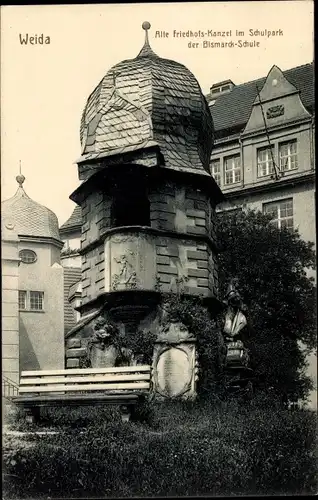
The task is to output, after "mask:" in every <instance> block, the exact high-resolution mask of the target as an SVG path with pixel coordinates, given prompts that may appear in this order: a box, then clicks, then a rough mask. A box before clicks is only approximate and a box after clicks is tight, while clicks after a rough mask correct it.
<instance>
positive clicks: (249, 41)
mask: <svg viewBox="0 0 318 500" xmlns="http://www.w3.org/2000/svg"><path fill="white" fill-rule="evenodd" d="M283 35H284V32H283V30H282V29H275V30H273V29H267V28H265V29H254V28H251V29H249V30H248V31H243V30H238V29H236V30H224V31H222V30H221V31H217V30H213V29H208V30H205V31H203V30H187V31H179V30H173V31H171V32H170V31H165V30H161V31H160V30H157V31H155V38H169V39H171V38H175V39H176V38H177V39H185V40H186V41H187V44H188V47H189V48H203V49H205V48H225V47H229V48H231V47H238V48H244V47H245V48H247V47H260V43H261V40H262V39H263V40H264V39H267V40H268V39H270V38H277V37H281V36H283Z"/></svg>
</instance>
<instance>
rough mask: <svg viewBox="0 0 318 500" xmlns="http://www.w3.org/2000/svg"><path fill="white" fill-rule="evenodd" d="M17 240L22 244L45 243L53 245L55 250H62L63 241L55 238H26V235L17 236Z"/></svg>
mask: <svg viewBox="0 0 318 500" xmlns="http://www.w3.org/2000/svg"><path fill="white" fill-rule="evenodd" d="M19 239H20V241H21V243H22V242H28V243H46V244H50V245H54V246H56V247H57V248H62V247H63V245H64V241H61V240H57V239H55V238H49V237H46V236H28V235H27V234H19Z"/></svg>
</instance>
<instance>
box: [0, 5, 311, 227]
mask: <svg viewBox="0 0 318 500" xmlns="http://www.w3.org/2000/svg"><path fill="white" fill-rule="evenodd" d="M313 5H314V4H313V2H312V1H309V0H302V1H279V0H278V1H272V2H266V1H262V2H244V1H242V2H207V3H204V2H202V3H199V2H198V3H184V4H180V3H166V4H165V3H161V4H154V3H151V4H148V3H142V4H141V3H140V4H126V5H125V4H111V5H106V4H94V5H92V4H90V5H88V4H87V5H37V6H4V7H2V8H1V38H2V41H1V198H2V200H4V199H7V198H9V197H11V196H13V194H14V193H15V191H16V189H17V183H16V181H15V177H16V175H17V174H18V173H19V162H20V161H21V165H22V173H23V175H24V176H25V177H26V180H25V183H24V188H25V190H26V192H27V194H28V195H29V196H30V197H31V198H33V199H34V200H35V201H37V202H39V203H41V204H43V205H45V206H47V207H49V208H50V209H51V210H53V211H54V212H55V213H56V215H57V216H58V219H59V222H60V224H62V223H63V222H64V221H65V220H66V219H67V218H68V217H69V216H70V214H71V212H72V210H73V208H74V204H73V202H71V201H70V200H69V195H70V194H71V192H72V191H74V190H75V189H76V187H77V186H78V185H79V181H78V176H77V166H76V163H75V161H76V159H77V158H79V156H80V154H81V150H80V138H79V127H80V119H81V115H82V111H83V109H84V106H85V104H86V100H87V98H88V96H89V94H90V93H91V92H92V91H93V90H94V88H95V87H96V86H97V84H98V83H99V81H100V80H101V79H102V77H103V76H104V75H105V73H106V72H107V71H108V70H109V69H110V68H111V67H112V66H113V65H115V64H117V63H118V62H119V61H121V60H123V59H130V58H134V57H135V56H136V55H137V54H138V52H139V51H140V49H141V47H142V45H143V43H144V31H143V30H142V28H141V25H142V22H143V21H149V22H150V23H151V29H150V31H149V39H150V44H151V47H152V49H153V50H154V51H155V52H156V53H157V54H158V55H159V56H161V57H164V58H168V59H173V60H175V61H178V62H180V63H182V64H184V65H185V66H187V67H188V68H189V70H190V71H192V73H194V75H195V76H196V78H197V80H198V81H199V83H200V85H201V88H202V91H203V92H204V93H205V94H207V93H208V91H209V88H210V87H211V85H212V84H213V83H217V82H219V81H222V80H227V79H231V80H232V81H233V82H234V83H235V84H239V83H244V82H246V81H249V80H254V79H256V78H260V77H263V76H265V75H267V74H268V72H269V70H270V68H271V67H272V66H273V65H274V64H276V65H277V66H278V67H280V68H281V69H282V70H283V71H284V70H286V69H290V68H293V67H296V66H299V65H302V64H305V63H309V62H311V61H313V57H314V56H313V51H314V49H313V39H314V31H313ZM266 29H267V30H269V31H276V32H279V33H280V34H278V35H276V36H271V37H267V36H265V37H264V36H253V37H252V36H250V35H249V30H253V31H254V30H266ZM174 30H175V31H186V32H187V31H188V30H191V31H198V30H201V31H202V32H207V31H208V30H211V31H230V30H232V33H231V36H228V37H227V38H224V37H222V38H215V37H211V38H204V40H208V41H211V42H213V41H214V42H216V41H220V42H222V41H230V40H231V39H232V40H234V42H236V41H238V40H239V39H241V40H243V41H244V40H247V41H249V42H250V41H253V40H256V41H259V42H260V45H259V47H253V48H252V47H248V48H239V47H237V48H228V47H227V48H208V47H207V48H203V47H202V46H201V42H202V41H203V39H198V38H192V39H191V38H189V39H188V38H182V37H173V31H174ZM236 30H239V31H244V36H236ZM279 30H281V31H279ZM163 31H165V32H168V33H169V36H168V37H159V36H156V32H163ZM26 34H28V35H29V37H30V36H34V35H37V36H38V37H39V36H40V35H41V34H43V38H44V39H45V37H47V36H49V37H50V44H39V43H38V44H33V45H32V44H29V43H28V44H21V43H20V35H21V36H22V37H23V38H25V36H26ZM198 40H200V46H199V47H197V48H189V47H188V43H189V41H193V42H198Z"/></svg>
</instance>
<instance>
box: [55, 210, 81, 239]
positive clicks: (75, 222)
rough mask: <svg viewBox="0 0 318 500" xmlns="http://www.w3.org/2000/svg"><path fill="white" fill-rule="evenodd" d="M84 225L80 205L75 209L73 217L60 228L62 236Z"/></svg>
mask: <svg viewBox="0 0 318 500" xmlns="http://www.w3.org/2000/svg"><path fill="white" fill-rule="evenodd" d="M81 224H82V209H81V207H79V206H78V205H76V207H75V208H74V210H73V212H72V214H71V216H70V217H69V218H68V219H67V221H66V222H64V224H62V225H61V227H60V232H61V234H63V233H66V232H68V231H71V230H72V229H77V228H80V227H81Z"/></svg>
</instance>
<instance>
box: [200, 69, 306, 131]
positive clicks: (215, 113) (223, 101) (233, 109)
mask: <svg viewBox="0 0 318 500" xmlns="http://www.w3.org/2000/svg"><path fill="white" fill-rule="evenodd" d="M283 74H284V76H285V77H286V78H287V80H288V81H289V82H290V83H291V84H292V85H294V86H295V87H296V88H297V89H298V90H299V91H300V98H301V100H302V102H303V104H304V106H305V107H306V108H307V109H308V110H309V111H312V109H313V105H314V65H313V63H310V64H303V65H302V66H298V67H296V68H292V69H289V70H286V71H283ZM265 80H266V77H264V78H260V79H258V80H253V81H251V82H247V83H243V84H242V85H236V86H235V87H233V90H232V91H231V92H229V93H227V94H224V95H220V96H219V97H216V100H215V104H214V105H213V106H210V110H211V113H212V117H213V124H214V130H215V137H216V138H218V137H221V136H224V135H230V133H229V134H226V132H227V131H229V132H230V131H231V130H234V129H242V128H244V126H245V125H246V123H247V121H248V119H249V116H250V113H251V108H252V104H253V102H254V100H255V98H256V96H257V89H256V86H257V87H258V89H259V91H261V89H262V87H263V85H264V83H265ZM211 99H213V97H211V96H210V100H211Z"/></svg>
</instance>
